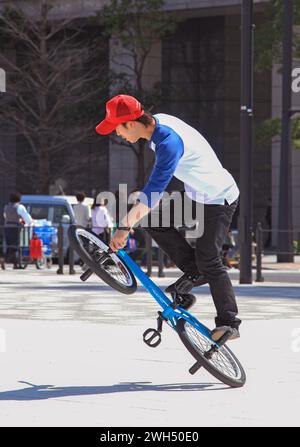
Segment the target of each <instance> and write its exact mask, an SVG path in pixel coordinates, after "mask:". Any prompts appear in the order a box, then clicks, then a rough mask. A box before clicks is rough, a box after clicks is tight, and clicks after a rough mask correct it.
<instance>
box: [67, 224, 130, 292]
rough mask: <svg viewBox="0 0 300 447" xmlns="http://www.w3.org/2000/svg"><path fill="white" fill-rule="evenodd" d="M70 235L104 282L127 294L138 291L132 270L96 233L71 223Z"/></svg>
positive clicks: (94, 271)
mask: <svg viewBox="0 0 300 447" xmlns="http://www.w3.org/2000/svg"><path fill="white" fill-rule="evenodd" d="M68 236H69V241H70V245H71V246H72V248H73V249H74V250H75V251H76V253H77V254H78V255H79V257H80V258H81V259H82V261H83V262H84V263H85V264H86V265H87V266H88V267H89V268H90V270H91V271H92V272H93V273H96V275H98V276H99V277H100V278H101V279H102V280H103V281H104V282H106V283H107V284H108V285H109V286H111V287H113V288H114V289H115V290H117V291H118V292H121V293H124V294H127V295H129V294H132V293H134V292H135V291H136V288H137V283H136V279H135V277H134V275H133V274H132V272H131V270H130V269H129V268H128V267H127V266H126V264H125V263H124V262H123V261H122V259H121V258H119V257H118V255H117V254H116V253H110V252H109V247H108V245H106V244H105V243H104V242H103V241H102V240H101V239H99V238H98V237H97V236H96V235H95V234H94V233H92V232H91V231H88V230H86V229H85V228H83V227H80V226H76V225H71V226H70V228H69V231H68Z"/></svg>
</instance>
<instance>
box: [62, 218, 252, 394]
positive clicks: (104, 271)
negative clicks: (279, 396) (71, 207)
mask: <svg viewBox="0 0 300 447" xmlns="http://www.w3.org/2000/svg"><path fill="white" fill-rule="evenodd" d="M68 235H69V241H70V245H71V246H72V248H73V249H74V250H75V251H76V252H77V254H78V255H79V256H80V258H81V259H82V261H83V262H84V263H85V264H86V265H87V269H86V270H85V271H84V272H83V273H82V275H81V277H80V278H81V280H82V281H86V280H87V279H88V278H89V277H90V276H91V275H92V274H96V275H98V276H99V277H100V278H101V279H102V280H103V281H104V282H105V283H107V284H108V285H109V286H111V287H113V288H114V289H115V290H117V291H118V292H121V293H124V294H132V293H134V292H135V291H136V289H137V282H136V278H138V279H139V281H140V282H141V284H142V285H143V286H144V287H145V289H146V290H147V291H148V292H149V293H150V295H152V297H153V298H154V299H155V300H156V301H157V303H158V304H159V305H160V306H161V308H162V310H161V311H158V318H157V328H156V329H154V328H149V329H147V330H146V331H145V332H144V334H143V340H144V342H145V343H146V344H147V345H148V346H149V347H152V348H155V347H157V346H158V345H159V344H160V343H161V334H162V329H163V323H165V324H167V325H168V326H170V327H171V328H172V329H173V330H175V332H177V334H178V335H179V337H180V339H181V341H182V342H183V344H184V346H185V347H186V348H187V350H188V351H189V352H190V354H191V355H192V356H193V357H194V359H195V361H196V362H195V363H194V364H193V365H192V367H191V368H190V369H189V372H190V374H195V373H196V372H197V371H198V370H199V369H200V368H201V367H204V368H205V369H206V370H207V371H208V372H210V373H211V374H212V375H213V376H214V377H216V378H217V379H218V380H220V381H221V382H223V383H225V384H226V385H228V386H230V387H232V388H238V387H242V386H243V385H244V384H245V382H246V375H245V372H244V369H243V367H242V365H241V363H240V362H239V360H238V359H237V358H236V356H235V355H234V354H233V352H232V351H231V350H230V349H229V348H228V347H227V346H226V344H225V343H226V341H227V340H228V339H229V337H230V335H231V331H230V330H228V331H227V332H226V333H225V334H224V335H222V337H221V338H220V339H219V340H217V341H214V340H213V339H212V337H211V331H210V330H209V329H208V328H207V327H206V326H204V325H203V324H202V323H200V321H199V320H197V319H196V318H195V317H194V316H193V315H192V314H191V313H189V312H188V311H187V310H186V309H184V308H183V307H180V305H179V304H178V303H179V302H180V301H179V300H177V296H176V294H172V300H170V299H169V298H168V297H167V296H166V295H165V294H164V293H163V292H162V290H161V289H160V288H159V287H158V286H157V285H156V284H155V283H154V282H153V281H152V280H151V279H150V278H149V277H148V276H147V275H146V274H145V273H144V272H143V271H142V270H141V269H140V267H139V266H138V265H137V264H136V263H135V262H134V261H133V260H132V259H131V257H130V256H129V255H128V254H127V253H126V252H125V251H124V250H118V251H117V252H112V251H111V249H110V248H109V247H108V245H106V244H105V243H104V242H103V241H101V240H100V239H99V238H98V237H97V236H96V235H95V234H94V233H92V232H91V231H89V230H87V229H85V228H83V227H80V226H76V225H71V226H70V227H69V231H68Z"/></svg>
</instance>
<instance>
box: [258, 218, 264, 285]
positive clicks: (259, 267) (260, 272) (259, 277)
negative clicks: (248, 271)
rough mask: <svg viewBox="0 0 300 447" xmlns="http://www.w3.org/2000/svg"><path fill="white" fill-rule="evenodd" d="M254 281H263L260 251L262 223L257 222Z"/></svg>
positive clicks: (261, 247)
mask: <svg viewBox="0 0 300 447" xmlns="http://www.w3.org/2000/svg"><path fill="white" fill-rule="evenodd" d="M256 244H257V245H256V282H263V281H264V278H263V276H262V251H263V237H262V225H261V223H260V222H258V224H257V227H256Z"/></svg>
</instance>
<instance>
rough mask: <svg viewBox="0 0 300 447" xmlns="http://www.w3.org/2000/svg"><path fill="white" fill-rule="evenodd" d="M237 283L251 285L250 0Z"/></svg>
mask: <svg viewBox="0 0 300 447" xmlns="http://www.w3.org/2000/svg"><path fill="white" fill-rule="evenodd" d="M241 15H242V27H241V29H242V35H241V135H240V145H241V148H240V192H241V197H240V216H239V241H240V283H241V284H252V256H251V251H252V250H251V244H252V228H251V227H252V127H253V27H254V26H253V0H242V14H241Z"/></svg>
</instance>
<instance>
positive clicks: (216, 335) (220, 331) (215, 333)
mask: <svg viewBox="0 0 300 447" xmlns="http://www.w3.org/2000/svg"><path fill="white" fill-rule="evenodd" d="M228 329H230V330H231V335H230V337H229V339H228V340H236V339H237V338H240V333H239V330H238V329H237V328H234V327H230V326H219V327H216V328H215V329H213V330H212V331H211V338H212V339H213V340H214V341H218V340H219V339H220V338H221V337H222V335H224V334H225V332H226V331H228Z"/></svg>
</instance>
